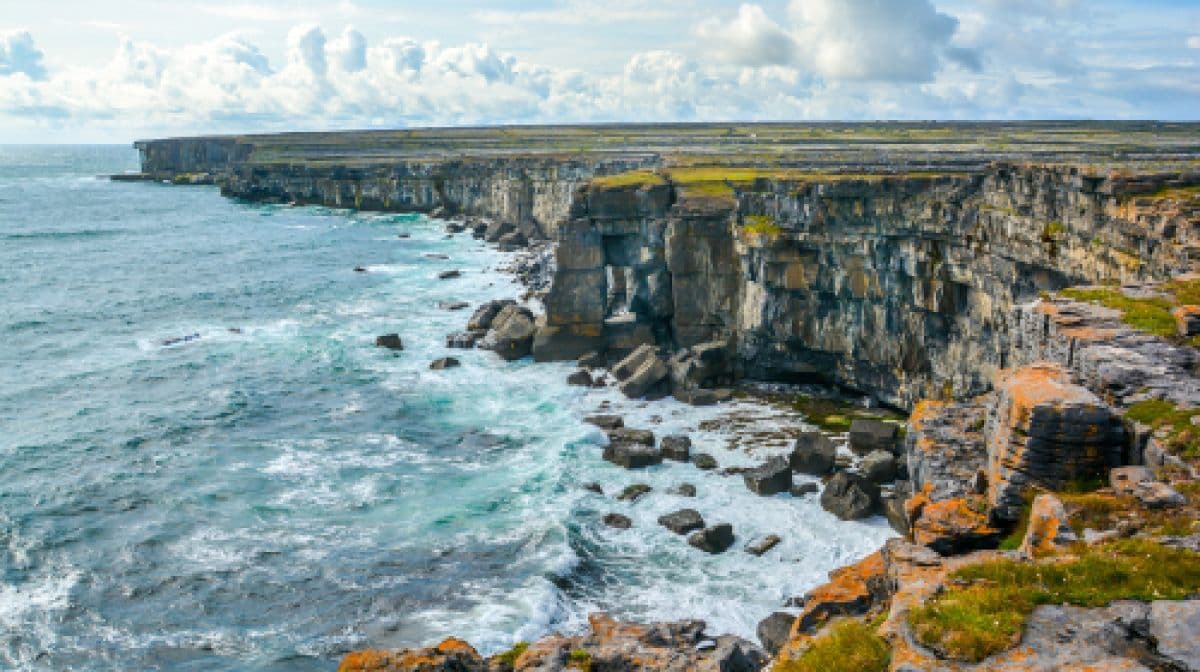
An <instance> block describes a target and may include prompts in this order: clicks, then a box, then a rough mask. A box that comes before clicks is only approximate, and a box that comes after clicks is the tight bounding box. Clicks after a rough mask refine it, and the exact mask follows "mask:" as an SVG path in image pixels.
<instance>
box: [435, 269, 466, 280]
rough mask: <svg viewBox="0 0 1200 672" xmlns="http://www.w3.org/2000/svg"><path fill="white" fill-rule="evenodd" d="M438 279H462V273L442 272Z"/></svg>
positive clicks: (456, 271)
mask: <svg viewBox="0 0 1200 672" xmlns="http://www.w3.org/2000/svg"><path fill="white" fill-rule="evenodd" d="M437 277H438V280H452V279H454V278H461V277H462V271H460V270H458V269H453V270H449V271H442V272H441V273H438V275H437Z"/></svg>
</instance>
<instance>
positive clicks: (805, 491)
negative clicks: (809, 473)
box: [792, 483, 821, 497]
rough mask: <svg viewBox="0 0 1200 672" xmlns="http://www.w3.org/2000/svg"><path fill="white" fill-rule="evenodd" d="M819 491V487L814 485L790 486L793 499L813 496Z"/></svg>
mask: <svg viewBox="0 0 1200 672" xmlns="http://www.w3.org/2000/svg"><path fill="white" fill-rule="evenodd" d="M820 491H821V486H819V485H817V484H816V483H796V484H793V485H792V496H793V497H807V496H808V495H815V494H817V493H818V492H820Z"/></svg>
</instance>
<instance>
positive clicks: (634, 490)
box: [617, 483, 654, 502]
mask: <svg viewBox="0 0 1200 672" xmlns="http://www.w3.org/2000/svg"><path fill="white" fill-rule="evenodd" d="M653 491H654V488H652V487H650V486H648V485H646V484H645V483H634V484H633V485H629V486H626V487H625V489H624V490H622V491H621V494H619V495H617V499H619V500H621V501H622V502H636V501H637V500H638V499H640V498H641V497H643V496H645V495H647V494H649V493H651V492H653Z"/></svg>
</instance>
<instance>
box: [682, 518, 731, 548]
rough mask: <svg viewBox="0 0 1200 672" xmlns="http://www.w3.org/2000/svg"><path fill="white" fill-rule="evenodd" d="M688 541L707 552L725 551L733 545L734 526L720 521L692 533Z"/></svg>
mask: <svg viewBox="0 0 1200 672" xmlns="http://www.w3.org/2000/svg"><path fill="white" fill-rule="evenodd" d="M687 541H688V544H690V545H692V546H695V547H696V548H698V549H700V550H702V551H704V552H705V553H724V552H725V551H727V550H729V547H730V546H732V545H733V542H734V537H733V526H732V525H730V524H729V523H718V524H716V525H713V526H712V527H706V528H704V529H703V530H700V531H698V532H693V533H691V534H690V535H688V540H687Z"/></svg>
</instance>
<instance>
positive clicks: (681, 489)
mask: <svg viewBox="0 0 1200 672" xmlns="http://www.w3.org/2000/svg"><path fill="white" fill-rule="evenodd" d="M667 494H670V495H679V496H680V497H695V496H696V486H694V485H692V484H691V483H680V484H679V485H677V486H675V487H674V488H671V489H670V490H668V491H667Z"/></svg>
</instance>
